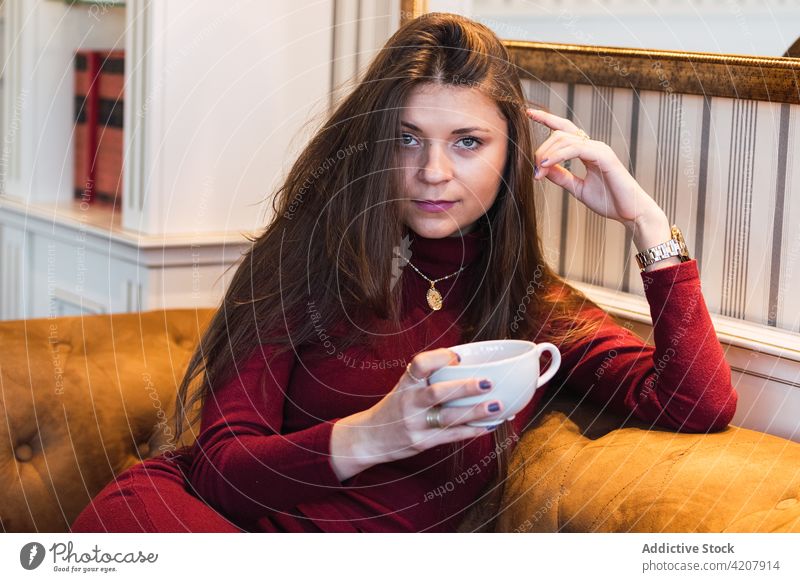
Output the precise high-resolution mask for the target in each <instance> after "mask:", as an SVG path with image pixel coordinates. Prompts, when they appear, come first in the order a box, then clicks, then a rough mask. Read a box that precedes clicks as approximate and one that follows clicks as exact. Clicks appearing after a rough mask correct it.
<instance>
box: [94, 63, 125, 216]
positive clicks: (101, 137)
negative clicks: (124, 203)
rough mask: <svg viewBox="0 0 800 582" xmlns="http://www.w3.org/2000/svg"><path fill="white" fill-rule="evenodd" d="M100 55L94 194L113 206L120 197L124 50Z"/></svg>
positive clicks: (100, 200)
mask: <svg viewBox="0 0 800 582" xmlns="http://www.w3.org/2000/svg"><path fill="white" fill-rule="evenodd" d="M102 58H103V60H102V62H101V64H100V76H99V83H98V93H99V108H98V120H97V171H96V173H95V178H96V189H95V197H96V199H97V201H98V202H103V203H107V204H111V205H113V204H117V203H119V201H120V197H121V196H122V157H123V147H124V145H123V139H122V119H123V103H124V100H123V97H124V85H125V76H124V73H125V59H124V51H112V52H109V53H106V54H104V55H103V57H102Z"/></svg>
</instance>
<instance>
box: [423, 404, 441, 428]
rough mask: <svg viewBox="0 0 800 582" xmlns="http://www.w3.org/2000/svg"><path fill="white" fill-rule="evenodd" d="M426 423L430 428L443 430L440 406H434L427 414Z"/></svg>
mask: <svg viewBox="0 0 800 582" xmlns="http://www.w3.org/2000/svg"><path fill="white" fill-rule="evenodd" d="M425 422H427V423H428V428H442V408H441V407H440V406H432V407H430V408H429V409H428V412H427V414H425Z"/></svg>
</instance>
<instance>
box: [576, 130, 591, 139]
mask: <svg viewBox="0 0 800 582" xmlns="http://www.w3.org/2000/svg"><path fill="white" fill-rule="evenodd" d="M577 136H578V137H580V138H581V139H583V141H589V140H590V139H592V138H590V137H589V135H588V134H587V133H586V132H585V131H583V130H582V129H578V132H577Z"/></svg>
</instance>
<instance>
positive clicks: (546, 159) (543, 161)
mask: <svg viewBox="0 0 800 582" xmlns="http://www.w3.org/2000/svg"><path fill="white" fill-rule="evenodd" d="M549 160H550V158H545V159H543V160H542V165H544V164H546V163H547V162H548V161H549Z"/></svg>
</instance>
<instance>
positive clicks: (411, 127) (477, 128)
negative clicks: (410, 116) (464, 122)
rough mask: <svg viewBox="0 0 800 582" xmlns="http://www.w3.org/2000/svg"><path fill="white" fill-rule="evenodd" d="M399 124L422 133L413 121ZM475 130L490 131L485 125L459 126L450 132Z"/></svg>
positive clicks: (460, 132)
mask: <svg viewBox="0 0 800 582" xmlns="http://www.w3.org/2000/svg"><path fill="white" fill-rule="evenodd" d="M400 125H405V126H406V127H408V128H410V129H413V130H414V131H419V132H421V133H422V130H421V129H420V128H418V127H417V126H416V125H414V124H413V123H409V122H407V121H401V122H400ZM475 131H484V132H486V133H491V131H490V130H488V129H486V128H485V127H460V128H459V129H454V130H453V131H451V132H450V133H452V134H456V135H458V134H462V133H473V132H475Z"/></svg>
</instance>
